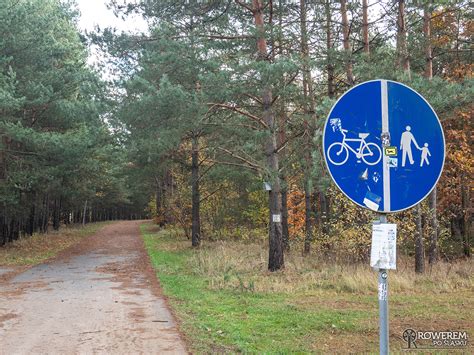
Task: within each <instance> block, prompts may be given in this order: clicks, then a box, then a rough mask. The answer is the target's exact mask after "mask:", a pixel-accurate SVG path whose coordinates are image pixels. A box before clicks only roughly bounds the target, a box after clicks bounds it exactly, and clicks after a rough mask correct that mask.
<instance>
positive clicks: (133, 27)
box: [76, 0, 147, 32]
mask: <svg viewBox="0 0 474 355" xmlns="http://www.w3.org/2000/svg"><path fill="white" fill-rule="evenodd" d="M76 1H77V4H78V7H79V11H80V12H81V19H80V21H79V27H80V28H81V29H82V30H87V31H92V30H93V29H94V27H95V26H97V25H99V27H100V28H105V27H116V28H117V29H119V30H122V31H131V32H139V31H145V30H146V28H147V25H146V22H145V21H144V20H143V19H142V18H141V17H138V16H134V17H128V18H127V20H126V21H123V20H122V19H120V18H117V17H115V15H114V13H113V12H112V10H108V9H107V7H106V6H105V4H106V2H107V0H76Z"/></svg>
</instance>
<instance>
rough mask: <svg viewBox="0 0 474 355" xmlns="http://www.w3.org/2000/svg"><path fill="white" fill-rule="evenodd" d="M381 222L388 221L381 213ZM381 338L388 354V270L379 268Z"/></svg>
mask: <svg viewBox="0 0 474 355" xmlns="http://www.w3.org/2000/svg"><path fill="white" fill-rule="evenodd" d="M379 223H387V216H385V215H384V214H381V215H380V218H379ZM378 290H379V292H378V296H379V317H380V319H379V338H380V354H381V355H388V344H389V343H388V272H387V270H386V269H379V288H378Z"/></svg>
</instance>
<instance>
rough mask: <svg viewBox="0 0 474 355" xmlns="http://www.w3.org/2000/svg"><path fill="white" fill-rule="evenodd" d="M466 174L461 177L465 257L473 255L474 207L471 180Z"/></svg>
mask: <svg viewBox="0 0 474 355" xmlns="http://www.w3.org/2000/svg"><path fill="white" fill-rule="evenodd" d="M465 180H466V179H465V178H464V175H463V176H462V177H461V209H462V212H463V214H462V225H463V229H462V247H463V254H464V256H465V257H467V258H470V257H471V238H472V207H471V198H470V188H469V182H466V181H465Z"/></svg>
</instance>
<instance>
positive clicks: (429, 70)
mask: <svg viewBox="0 0 474 355" xmlns="http://www.w3.org/2000/svg"><path fill="white" fill-rule="evenodd" d="M423 34H424V37H425V60H426V63H425V77H426V78H427V79H428V80H431V79H432V78H433V58H432V54H431V52H432V48H431V10H430V8H429V4H425V6H424V8H423ZM429 207H430V217H431V218H430V219H431V233H430V236H429V241H430V242H429V250H428V262H429V263H430V264H435V263H436V262H437V261H438V236H439V224H438V211H437V189H436V186H435V188H434V189H433V191H432V192H431V194H430V196H429Z"/></svg>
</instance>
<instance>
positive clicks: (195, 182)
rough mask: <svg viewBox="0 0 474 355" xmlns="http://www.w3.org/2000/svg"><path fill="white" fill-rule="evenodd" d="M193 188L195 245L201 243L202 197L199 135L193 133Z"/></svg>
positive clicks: (192, 230)
mask: <svg viewBox="0 0 474 355" xmlns="http://www.w3.org/2000/svg"><path fill="white" fill-rule="evenodd" d="M191 180H192V182H191V184H192V186H191V190H192V192H191V193H192V228H191V243H192V246H193V247H198V246H199V245H201V217H200V207H201V197H200V193H199V136H197V135H195V134H193V137H192V153H191Z"/></svg>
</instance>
